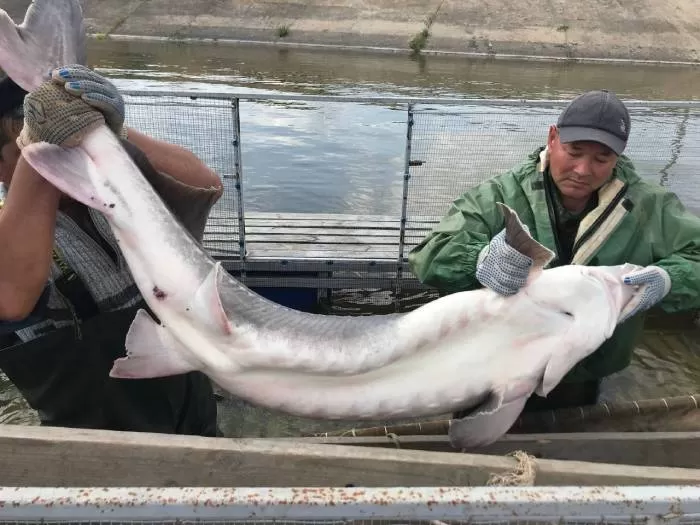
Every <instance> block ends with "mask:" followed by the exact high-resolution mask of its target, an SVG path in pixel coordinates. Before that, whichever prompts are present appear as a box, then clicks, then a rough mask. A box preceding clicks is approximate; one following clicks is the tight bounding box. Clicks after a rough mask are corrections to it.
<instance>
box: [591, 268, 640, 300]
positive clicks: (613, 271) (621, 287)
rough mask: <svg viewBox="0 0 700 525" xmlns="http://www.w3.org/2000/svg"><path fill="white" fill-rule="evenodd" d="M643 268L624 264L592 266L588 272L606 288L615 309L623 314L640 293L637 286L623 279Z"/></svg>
mask: <svg viewBox="0 0 700 525" xmlns="http://www.w3.org/2000/svg"><path fill="white" fill-rule="evenodd" d="M642 268H643V267H642V266H639V265H637V264H630V263H624V264H620V265H617V266H592V267H588V270H589V272H590V273H591V274H592V275H593V276H594V277H596V278H597V279H598V280H599V281H600V282H601V284H602V285H603V287H604V288H605V291H606V293H607V295H608V299H609V300H610V302H611V303H612V304H611V306H612V307H613V309H614V310H616V311H617V312H621V311H622V310H623V309H624V308H625V306H627V304H628V303H629V302H630V301H631V300H632V299H633V298H634V297H635V296H636V295H637V293H638V291H639V290H638V287H637V286H630V285H628V284H625V283H624V281H623V279H624V277H625V275H627V274H629V273H631V272H635V271H637V270H641V269H642Z"/></svg>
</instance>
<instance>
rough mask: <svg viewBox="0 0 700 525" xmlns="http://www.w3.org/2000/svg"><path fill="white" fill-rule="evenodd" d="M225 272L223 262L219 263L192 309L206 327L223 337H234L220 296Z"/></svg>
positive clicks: (203, 285)
mask: <svg viewBox="0 0 700 525" xmlns="http://www.w3.org/2000/svg"><path fill="white" fill-rule="evenodd" d="M223 271H224V270H223V268H222V266H221V262H218V261H217V263H216V264H215V265H214V267H213V268H212V269H211V271H210V272H209V274H208V275H207V277H206V279H204V281H202V284H201V285H200V287H199V289H198V290H197V292H196V293H195V295H194V300H193V302H192V305H191V307H190V308H192V313H193V314H194V315H195V316H196V317H197V318H198V319H199V320H200V321H201V322H203V323H204V324H205V325H207V326H209V327H211V328H213V329H214V330H216V331H217V332H218V333H220V334H222V335H232V334H233V332H234V330H233V325H232V324H231V321H229V319H228V316H227V315H226V312H225V310H224V306H223V304H222V303H221V296H220V295H219V284H220V283H221V275H222V272H223Z"/></svg>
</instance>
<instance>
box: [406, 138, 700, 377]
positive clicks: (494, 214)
mask: <svg viewBox="0 0 700 525" xmlns="http://www.w3.org/2000/svg"><path fill="white" fill-rule="evenodd" d="M546 166H547V158H546V149H545V148H539V149H538V150H536V151H535V152H534V153H532V154H530V155H529V156H528V158H527V160H526V161H525V162H523V163H522V164H520V165H519V166H517V167H515V168H514V169H512V170H510V171H508V172H506V173H504V174H502V175H499V176H497V177H495V178H492V179H490V180H487V181H485V182H483V183H481V184H479V185H478V186H476V187H474V188H471V189H470V190H468V191H466V192H465V193H463V194H462V195H461V196H460V197H459V198H457V199H456V200H455V201H454V202H453V203H452V205H451V207H450V209H449V211H448V213H447V215H446V216H445V217H443V218H442V220H441V221H440V223H439V224H438V225H437V226H436V227H435V228H434V230H433V231H432V232H431V233H430V234H429V235H428V236H427V237H426V238H425V239H424V240H423V241H422V242H421V243H420V244H419V245H418V246H416V247H415V248H414V249H413V250H412V251H411V252H410V253H409V256H408V261H409V265H410V267H411V269H412V271H413V273H414V274H415V275H416V276H417V278H418V279H419V280H420V281H421V282H423V283H425V284H428V285H431V286H434V287H435V288H437V289H439V290H440V291H441V292H443V293H453V292H457V291H461V290H471V289H476V288H480V287H481V284H480V283H479V282H478V281H477V280H476V260H477V256H478V254H479V252H480V251H481V249H482V248H483V247H484V246H486V244H487V243H488V242H489V240H490V239H491V238H492V237H493V236H494V235H496V234H497V233H498V232H499V231H501V230H502V229H503V227H504V222H503V217H502V216H501V214H500V212H499V211H498V209H497V207H496V206H495V203H496V202H497V201H501V202H503V203H505V204H507V205H509V206H510V207H512V208H513V209H514V210H516V211H517V213H518V214H519V216H520V219H521V220H522V221H523V223H525V224H526V225H527V226H528V228H529V229H530V233H531V234H532V235H533V237H534V238H535V239H537V240H538V241H539V242H540V243H542V244H543V245H545V246H547V247H548V248H550V249H551V250H553V251H554V252H555V253H557V254H558V250H557V239H556V236H555V232H554V230H553V219H552V218H553V216H554V213H555V211H554V206H553V203H552V202H551V199H550V197H549V192H547V191H545V179H544V169H547V167H546ZM543 167H544V168H543ZM625 262H628V263H633V264H638V265H642V266H647V265H651V264H654V265H657V266H659V267H661V268H664V269H665V270H666V271H667V272H668V274H669V276H670V277H671V281H672V286H671V290H670V292H669V294H668V295H667V296H666V297H665V298H664V299H663V300H662V301H661V302H660V303H659V305H658V306H659V307H660V308H661V309H663V310H664V311H666V312H678V311H681V310H688V309H695V308H698V307H700V218H698V217H697V216H695V215H693V214H691V213H689V212H688V211H686V210H685V208H684V207H683V205H682V204H681V202H680V200H679V199H678V198H677V196H676V195H675V194H673V193H671V192H668V191H666V190H664V188H662V187H661V186H660V185H655V184H650V183H647V182H645V181H643V180H642V179H640V177H639V176H638V175H637V174H636V172H635V169H634V165H633V164H632V162H631V161H630V160H629V159H628V158H627V157H625V156H624V155H623V156H621V157H620V158H619V159H618V162H617V165H616V167H615V169H614V172H613V176H612V178H611V180H610V181H609V182H608V183H607V184H606V185H605V186H603V187H602V188H601V189H600V190H599V191H598V206H597V207H596V208H594V209H593V210H592V211H591V212H590V213H588V214H587V215H586V216H585V217H584V218H583V220H582V221H581V223H580V225H579V229H578V233H577V235H576V240H575V244H574V247H573V260H572V261H571V263H572V264H585V265H589V266H606V265H616V264H622V263H625ZM557 264H558V261H557V259H555V260H554V261H552V263H550V266H556V265H557ZM644 317H645V316H644V314H639V315H636V316H634V317H633V318H631V319H629V320H628V321H627V322H625V323H623V324H621V325H619V326H618V327H617V329H616V331H615V333H614V334H613V336H612V337H611V338H610V339H608V340H607V341H606V342H605V343H604V344H603V345H602V346H601V347H600V348H599V349H598V350H597V351H596V352H594V353H593V354H592V355H590V356H589V357H587V358H586V359H584V360H583V361H581V362H580V363H579V364H578V365H577V366H576V367H575V368H574V369H573V370H571V372H569V374H568V375H567V376H566V377H565V378H564V380H563V382H575V381H585V380H590V379H599V378H602V377H604V376H607V375H609V374H612V373H614V372H617V371H619V370H622V369H623V368H625V367H626V366H627V365H628V364H629V363H630V359H631V356H632V352H633V350H634V345H635V343H636V339H637V337H638V336H639V335H640V334H641V329H642V327H643V323H644Z"/></svg>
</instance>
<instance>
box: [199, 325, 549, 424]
mask: <svg viewBox="0 0 700 525" xmlns="http://www.w3.org/2000/svg"><path fill="white" fill-rule="evenodd" d="M510 321H512V320H510ZM531 326H533V325H531ZM536 330H537V331H536ZM538 331H539V330H538V329H535V330H533V329H532V328H530V329H528V327H527V326H526V325H523V324H521V323H517V322H509V319H503V322H493V323H488V324H484V325H483V326H481V327H479V328H477V327H472V329H471V330H468V331H465V332H462V333H456V334H454V335H453V336H451V337H449V338H447V339H445V340H443V341H442V342H440V343H439V344H436V345H434V346H432V347H427V348H426V349H424V350H423V351H421V352H419V353H416V354H412V355H409V356H406V357H404V358H401V359H399V360H397V361H395V362H393V363H390V364H389V365H387V366H384V367H380V368H377V369H374V370H371V371H369V372H366V373H361V374H356V375H323V374H311V373H308V372H307V373H304V372H299V371H292V370H283V369H272V368H266V369H262V368H260V369H252V370H244V371H242V372H240V373H236V374H230V375H225V374H219V373H217V371H216V370H207V371H206V373H207V374H209V375H210V377H212V379H214V381H216V382H217V383H219V384H220V385H221V386H222V387H223V388H225V389H226V390H228V391H230V392H231V393H233V394H234V395H238V396H240V397H242V398H244V399H247V400H248V401H250V402H252V403H256V404H259V405H263V406H266V407H269V408H273V409H277V410H281V411H284V412H288V413H292V414H296V415H300V416H306V417H319V418H326V419H343V418H356V419H371V418H376V417H411V416H424V415H433V414H438V413H442V412H444V411H451V410H456V409H459V408H462V407H465V406H469V404H470V403H476V402H479V401H480V399H481V398H482V397H483V396H485V395H487V394H488V393H489V392H490V391H491V389H492V388H494V386H497V385H500V384H505V383H507V382H508V381H509V380H510V378H517V377H520V376H522V375H527V374H528V373H531V371H532V368H533V367H535V366H539V363H541V358H540V356H539V355H538V353H537V345H536V344H533V342H534V343H536V341H537V338H538V336H539V335H540V334H539V333H538ZM525 352H528V353H529V354H530V355H526V354H524V353H525Z"/></svg>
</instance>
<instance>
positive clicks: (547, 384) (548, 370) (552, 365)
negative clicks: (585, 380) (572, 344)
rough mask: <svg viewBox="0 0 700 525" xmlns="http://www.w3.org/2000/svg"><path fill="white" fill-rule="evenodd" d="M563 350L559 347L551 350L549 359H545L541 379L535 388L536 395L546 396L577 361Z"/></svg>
mask: <svg viewBox="0 0 700 525" xmlns="http://www.w3.org/2000/svg"><path fill="white" fill-rule="evenodd" d="M563 350H564V348H563V347H560V348H558V351H557V352H552V354H551V357H550V359H549V361H547V365H546V366H545V368H544V373H543V374H542V380H541V381H540V383H539V385H537V389H536V390H535V393H536V394H537V395H538V396H542V397H547V395H548V394H549V393H550V392H551V391H552V390H554V388H555V387H556V386H557V385H558V384H559V383H560V381H561V380H562V379H564V376H565V375H566V374H568V373H569V371H570V370H571V369H572V368H573V367H574V366H575V365H576V363H577V362H578V361H577V360H576V359H575V358H574V357H572V355H571V353H570V352H565V351H563Z"/></svg>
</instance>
